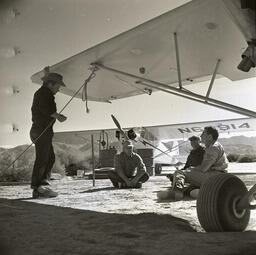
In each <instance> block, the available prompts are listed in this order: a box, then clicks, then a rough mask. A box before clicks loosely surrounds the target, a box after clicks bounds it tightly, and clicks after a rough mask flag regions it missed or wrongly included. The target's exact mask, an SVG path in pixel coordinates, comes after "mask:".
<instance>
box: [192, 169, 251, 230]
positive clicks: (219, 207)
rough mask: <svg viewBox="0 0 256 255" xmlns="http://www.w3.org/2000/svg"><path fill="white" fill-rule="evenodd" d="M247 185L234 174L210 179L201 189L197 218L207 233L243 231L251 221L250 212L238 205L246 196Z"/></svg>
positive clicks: (220, 175)
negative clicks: (240, 208) (239, 207)
mask: <svg viewBox="0 0 256 255" xmlns="http://www.w3.org/2000/svg"><path fill="white" fill-rule="evenodd" d="M246 192H247V188H246V186H245V184H244V183H243V182H242V181H241V180H240V179H239V178H238V177H236V176H234V175H232V174H219V175H215V176H212V177H210V178H209V179H208V180H207V181H206V182H205V183H204V184H203V185H202V186H201V188H200V191H199V195H198V198H197V216H198V219H199V222H200V224H201V226H202V227H203V228H204V230H205V231H206V232H221V231H243V230H245V228H246V227H247V225H248V222H249V219H250V210H248V209H247V210H246V209H244V210H238V209H237V207H236V205H237V203H238V201H239V200H240V199H241V198H242V197H243V196H244V195H245V193H246Z"/></svg>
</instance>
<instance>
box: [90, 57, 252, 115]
mask: <svg viewBox="0 0 256 255" xmlns="http://www.w3.org/2000/svg"><path fill="white" fill-rule="evenodd" d="M92 65H93V66H97V67H99V68H102V69H104V70H107V71H109V72H113V73H118V74H121V75H124V76H128V77H132V78H134V79H135V80H136V81H135V82H136V84H140V85H143V86H147V87H149V88H153V89H157V90H161V91H164V92H167V93H170V94H173V95H176V96H180V97H183V98H186V99H189V100H193V101H196V102H199V103H203V104H207V105H210V106H214V107H217V108H220V109H224V110H227V111H230V112H234V113H238V114H241V115H245V116H248V117H251V118H256V112H254V111H251V110H248V109H245V108H242V107H239V106H236V105H232V104H229V103H225V102H223V101H219V100H216V99H213V98H210V97H208V98H207V97H206V96H202V95H200V94H196V93H193V92H191V91H188V90H184V89H179V88H175V87H172V86H168V85H166V84H164V83H160V82H157V81H153V80H149V79H146V78H143V77H139V76H136V75H134V74H130V73H126V72H124V71H119V70H116V69H113V68H110V67H107V66H104V65H102V64H99V63H93V64H92ZM217 66H218V62H217Z"/></svg>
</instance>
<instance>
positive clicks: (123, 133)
mask: <svg viewBox="0 0 256 255" xmlns="http://www.w3.org/2000/svg"><path fill="white" fill-rule="evenodd" d="M111 117H112V119H113V121H114V123H115V124H116V126H117V128H118V130H119V131H120V133H121V134H122V135H123V136H124V138H125V139H127V140H129V137H128V135H127V133H126V132H125V131H124V130H123V129H122V127H121V125H120V123H119V122H118V120H117V119H116V118H115V116H114V115H113V114H111ZM139 141H140V142H141V143H143V144H144V146H146V145H149V146H151V147H153V148H155V149H156V150H158V151H160V152H161V153H163V154H165V155H166V156H168V157H170V158H171V156H170V155H169V154H167V153H166V152H164V151H162V150H160V149H159V148H157V147H156V146H155V145H153V144H151V143H149V142H147V141H145V140H144V139H142V140H140V139H139Z"/></svg>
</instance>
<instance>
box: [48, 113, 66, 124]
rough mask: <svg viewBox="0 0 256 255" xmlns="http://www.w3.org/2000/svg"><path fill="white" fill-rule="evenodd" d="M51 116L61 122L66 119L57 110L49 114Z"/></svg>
mask: <svg viewBox="0 0 256 255" xmlns="http://www.w3.org/2000/svg"><path fill="white" fill-rule="evenodd" d="M51 117H53V118H55V119H57V120H58V121H59V122H63V121H65V120H66V119H67V117H66V116H64V115H62V114H60V113H57V112H55V113H53V114H52V115H51Z"/></svg>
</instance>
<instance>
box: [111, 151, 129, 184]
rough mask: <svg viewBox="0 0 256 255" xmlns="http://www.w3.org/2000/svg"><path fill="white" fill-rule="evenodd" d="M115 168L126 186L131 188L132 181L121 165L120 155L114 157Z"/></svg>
mask: <svg viewBox="0 0 256 255" xmlns="http://www.w3.org/2000/svg"><path fill="white" fill-rule="evenodd" d="M114 168H115V170H116V172H117V174H118V175H119V176H120V178H121V179H122V180H123V181H124V182H125V183H126V185H127V186H128V187H129V186H130V183H131V181H130V180H129V179H128V177H127V176H126V175H125V173H124V169H123V168H122V165H121V163H120V155H115V157H114Z"/></svg>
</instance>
